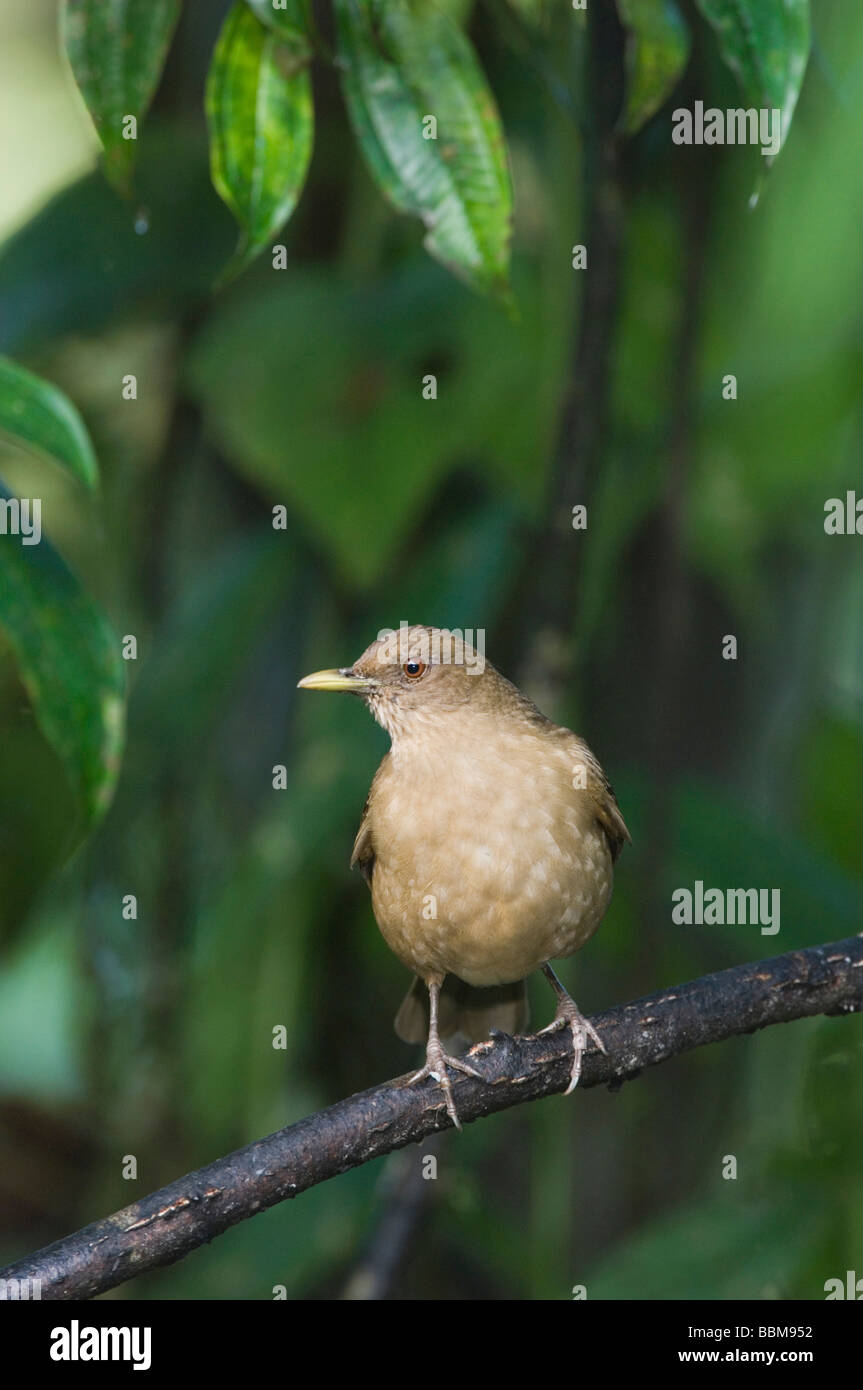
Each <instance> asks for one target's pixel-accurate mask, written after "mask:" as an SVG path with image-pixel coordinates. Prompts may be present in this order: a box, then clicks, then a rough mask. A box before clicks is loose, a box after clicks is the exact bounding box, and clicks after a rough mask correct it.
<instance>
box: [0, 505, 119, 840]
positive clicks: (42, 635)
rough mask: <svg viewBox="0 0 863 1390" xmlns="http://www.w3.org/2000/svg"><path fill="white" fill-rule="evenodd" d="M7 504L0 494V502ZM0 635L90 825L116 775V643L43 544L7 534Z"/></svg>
mask: <svg viewBox="0 0 863 1390" xmlns="http://www.w3.org/2000/svg"><path fill="white" fill-rule="evenodd" d="M8 499H9V494H8V493H7V492H5V491H4V490H3V489H2V487H0V501H4V502H5V501H6V500H8ZM4 529H5V528H4ZM0 628H2V630H3V632H4V633H5V635H6V637H7V638H8V641H9V645H10V646H11V648H12V651H13V653H14V655H15V658H16V661H17V665H18V670H19V673H20V676H21V679H22V681H23V683H24V685H25V687H26V689H27V692H28V694H29V696H30V700H31V703H32V706H33V712H34V714H35V716H36V719H37V721H38V724H39V727H40V728H41V730H42V732H43V734H44V735H45V737H46V738H47V740H48V742H49V743H50V744H51V745H52V747H53V748H54V749H55V750H56V752H57V753H58V754H59V756H60V758H61V759H62V761H63V764H64V766H65V768H66V772H67V775H68V777H69V781H70V782H71V784H72V787H73V789H74V791H75V793H76V795H77V797H78V800H79V802H80V806H81V810H82V812H83V816H84V820H85V822H86V824H88V825H92V824H94V823H95V822H96V821H97V820H99V818H100V817H101V816H102V815H103V814H104V812H105V810H106V809H107V807H108V805H109V803H110V800H111V797H112V795H113V791H114V786H115V783H116V780H117V774H118V772H119V768H120V755H121V751H122V746H123V728H124V691H125V675H124V670H123V661H122V657H121V655H120V642H119V639H118V638H117V636H116V635H115V633H114V632H113V631H112V629H111V626H110V624H109V623H108V621H107V619H106V618H105V616H104V614H103V613H102V611H101V609H100V608H98V607H97V605H96V604H95V603H94V602H93V600H92V599H91V598H90V597H89V596H88V595H87V594H86V593H85V592H84V591H83V590H82V589H81V587H80V585H79V584H78V582H77V580H76V579H75V578H74V576H73V575H72V574H71V573H70V571H69V569H68V568H67V567H66V565H65V563H64V562H63V560H62V559H61V558H60V556H59V555H58V554H57V552H56V551H55V550H54V549H53V548H52V547H51V546H50V545H49V543H48V542H47V541H46V540H45V539H44V537H43V538H42V539H41V540H40V541H39V543H38V544H37V545H24V544H23V539H22V538H21V537H20V536H18V535H15V534H12V532H11V529H9V531H8V533H6V534H4V533H3V531H0Z"/></svg>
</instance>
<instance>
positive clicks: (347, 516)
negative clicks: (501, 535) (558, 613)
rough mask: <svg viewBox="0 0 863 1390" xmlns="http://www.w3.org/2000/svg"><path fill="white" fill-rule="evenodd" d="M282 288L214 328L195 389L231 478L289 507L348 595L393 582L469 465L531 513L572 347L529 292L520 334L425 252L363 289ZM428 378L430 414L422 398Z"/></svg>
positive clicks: (324, 277) (301, 277) (208, 332)
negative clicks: (395, 569)
mask: <svg viewBox="0 0 863 1390" xmlns="http://www.w3.org/2000/svg"><path fill="white" fill-rule="evenodd" d="M276 280H277V283H276V284H275V285H268V286H267V287H266V288H262V289H261V290H260V292H257V291H256V292H255V294H254V295H252V296H245V297H243V299H242V301H233V300H230V301H227V302H226V303H225V304H224V305H223V306H222V307H221V308H220V310H219V311H218V312H217V313H216V314H215V315H211V316H210V317H209V318H208V320H207V323H206V325H205V326H204V327H203V329H202V331H201V333H200V334H199V336H198V338H197V339H196V341H195V343H194V344H193V346H192V350H191V354H190V358H189V376H190V381H189V389H190V391H191V392H192V395H193V396H194V398H195V399H196V400H197V401H198V402H199V403H200V405H201V408H202V410H203V411H204V413H205V416H206V422H207V428H208V431H210V432H212V435H213V437H214V438H217V439H219V440H220V441H221V446H222V447H223V449H224V452H225V454H226V455H227V456H228V457H229V458H230V459H231V461H232V463H233V464H234V466H235V467H236V468H237V469H238V470H239V472H240V473H241V474H242V475H243V476H244V477H245V478H247V479H248V480H249V481H250V482H252V484H253V485H254V486H255V487H256V488H258V489H259V490H260V491H261V492H262V494H263V495H264V496H265V497H266V498H267V499H268V500H269V501H270V502H272V503H284V504H285V505H286V506H288V507H289V508H290V510H291V511H292V513H293V514H295V515H296V516H297V517H298V518H299V519H300V520H301V521H302V524H303V526H304V527H306V528H307V529H308V533H309V535H310V536H311V537H312V538H313V539H314V541H315V543H316V544H318V545H320V546H321V547H322V548H323V550H324V552H325V553H326V554H327V556H328V558H330V559H331V560H332V561H333V562H334V564H335V566H336V568H337V570H338V572H339V574H340V577H341V578H342V580H343V581H344V582H346V583H348V584H349V585H351V586H352V588H356V587H358V586H368V585H370V584H372V583H374V582H375V581H377V580H379V579H380V578H381V577H382V576H383V575H384V574H385V573H386V572H387V571H388V570H389V569H391V568H392V566H393V564H394V563H395V560H396V558H397V556H398V554H399V551H400V548H401V547H404V546H406V545H411V536H412V533H413V528H414V527H416V526H418V525H419V524H420V519H421V517H422V516H423V513H424V511H425V509H426V508H427V507H428V506H429V504H430V501H431V498H432V497H433V496H434V494H435V492H436V491H437V489H438V488H439V487H440V485H441V482H442V479H443V478H444V477H445V476H446V475H447V474H448V473H449V472H450V471H451V470H453V469H454V468H457V467H459V466H461V467H464V466H465V461H466V460H469V461H470V466H471V468H472V471H474V472H480V473H483V474H487V475H488V477H489V484H490V486H491V487H492V488H493V489H495V491H497V490H498V489H500V488H501V487H503V488H504V489H505V490H506V491H507V492H509V493H513V494H515V496H516V497H517V498H518V500H519V503H520V505H521V506H522V507H530V508H532V507H534V506H538V505H539V502H540V499H541V497H542V490H543V485H544V475H545V470H546V467H547V463H548V458H549V454H550V447H551V440H552V437H553V431H554V421H555V418H556V417H555V402H556V400H557V398H558V394H557V393H558V392H559V390H560V381H561V372H562V369H563V366H564V362H565V353H566V341H567V340H566V337H565V335H564V332H563V326H564V320H563V319H561V323H560V327H559V328H557V327H556V325H554V324H553V323H551V322H550V319H549V316H548V315H547V314H542V315H541V314H539V313H538V312H537V305H538V296H537V294H536V292H535V283H534V281H533V280H532V279H531V280H529V281H526V282H524V293H523V295H522V296H520V302H523V303H524V310H525V312H524V314H523V316H522V318H521V320H520V322H519V323H518V324H512V323H509V322H502V320H501V314H500V311H499V309H498V307H497V305H496V304H495V303H494V302H493V301H491V300H480V301H477V300H475V299H473V298H471V297H469V296H468V295H466V294H465V293H464V292H463V290H462V289H461V286H460V285H458V284H457V283H456V282H455V281H454V280H452V279H451V278H450V277H448V276H446V275H445V274H444V273H443V271H441V270H440V269H439V268H438V267H437V266H436V265H434V264H432V263H431V262H430V261H428V260H427V259H426V258H425V257H423V256H421V255H420V254H419V253H418V254H417V256H416V258H415V260H414V261H413V263H408V264H406V265H404V266H403V267H402V268H401V270H400V272H399V273H398V274H397V275H392V276H389V277H383V278H379V279H377V280H375V281H374V283H371V282H370V283H369V284H368V285H363V286H361V287H357V286H356V285H353V284H351V283H350V282H348V281H347V280H346V279H343V278H341V277H336V278H334V277H333V276H332V275H331V274H323V273H318V272H316V271H314V270H312V269H309V268H304V269H303V271H302V273H299V272H298V273H292V272H290V271H288V272H285V273H283V274H281V275H279V276H277V277H276ZM521 284H522V282H521V281H519V285H520V286H521ZM430 303H434V306H435V312H434V314H433V315H429V314H427V313H424V311H423V310H424V306H428V304H430ZM249 343H254V344H255V351H254V352H253V353H250V352H249V351H248V350H247V346H248V344H249ZM427 373H432V374H434V373H437V374H438V375H439V378H440V393H441V399H440V400H438V401H432V400H425V399H423V394H422V389H423V377H424V376H425V375H426V374H427ZM444 398H445V399H444ZM406 440H409V441H410V467H406V465H405V441H406ZM526 458H529V459H531V461H532V463H531V467H530V469H526V468H525V463H524V461H525V459H526ZM360 477H361V479H362V486H358V479H359V478H360Z"/></svg>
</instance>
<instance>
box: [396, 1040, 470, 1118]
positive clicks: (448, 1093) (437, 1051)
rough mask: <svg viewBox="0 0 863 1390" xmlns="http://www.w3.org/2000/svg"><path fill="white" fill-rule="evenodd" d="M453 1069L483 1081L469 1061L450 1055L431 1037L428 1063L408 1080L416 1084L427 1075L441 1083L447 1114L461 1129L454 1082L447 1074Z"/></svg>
mask: <svg viewBox="0 0 863 1390" xmlns="http://www.w3.org/2000/svg"><path fill="white" fill-rule="evenodd" d="M448 1067H450V1068H452V1070H453V1071H460V1072H463V1073H464V1075H465V1076H472V1077H473V1078H474V1079H475V1080H476V1081H482V1079H483V1078H482V1076H481V1075H480V1073H479V1072H478V1071H476V1070H475V1069H474V1068H473V1067H471V1066H468V1064H467V1062H463V1061H461V1059H460V1058H459V1057H450V1055H449V1053H448V1052H444V1050H443V1046H442V1045H441V1043H440V1042H439V1041H437V1040H436V1039H434V1038H429V1042H428V1046H427V1048H426V1064H425V1066H424V1067H420V1069H419V1071H418V1072H415V1073H414V1075H413V1076H412V1077H411V1078H410V1080H409V1081H408V1085H409V1086H415V1085H416V1083H417V1082H418V1081H425V1079H426V1077H427V1076H431V1077H432V1078H433V1079H434V1080H435V1081H437V1082H438V1084H439V1085H440V1088H441V1090H442V1091H443V1094H444V1100H445V1101H446V1109H447V1114H448V1115H449V1117H450V1119H451V1120H452V1122H453V1124H454V1125H455V1127H456V1129H461V1122H460V1120H459V1117H458V1111H457V1110H456V1108H455V1099H454V1097H453V1093H452V1082H451V1081H450V1079H449V1076H448V1074H447V1068H448Z"/></svg>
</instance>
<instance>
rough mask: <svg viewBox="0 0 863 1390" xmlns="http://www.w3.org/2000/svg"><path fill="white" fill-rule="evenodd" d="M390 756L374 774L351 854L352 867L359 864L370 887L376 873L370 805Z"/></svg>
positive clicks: (384, 759)
mask: <svg viewBox="0 0 863 1390" xmlns="http://www.w3.org/2000/svg"><path fill="white" fill-rule="evenodd" d="M389 756H390V755H389V753H387V754H386V755H385V757H384V758H383V759H382V761H381V765H380V767H379V768H378V770H377V772H376V773H375V775H374V780H373V781H372V785H371V788H370V790H369V794H368V796H367V797H366V804H365V806H364V807H363V814H362V819H361V820H360V828H359V830H358V831H357V838H356V839H355V840H354V852H353V854H352V855H351V868H352V869H353V868H355V867H356V866H357V865H359V870H360V873H361V874H362V876H363V878H364V879H365V881H366V883H367V884H368V885H369V887H371V883H372V874H373V873H374V868H375V847H374V843H373V841H372V825H371V816H370V815H369V807H370V806H371V804H372V796H373V795H374V790H375V782H377V780H378V778H379V777H380V775H381V772H382V771H383V769H384V767H385V765H386V763H387V761H388V759H389Z"/></svg>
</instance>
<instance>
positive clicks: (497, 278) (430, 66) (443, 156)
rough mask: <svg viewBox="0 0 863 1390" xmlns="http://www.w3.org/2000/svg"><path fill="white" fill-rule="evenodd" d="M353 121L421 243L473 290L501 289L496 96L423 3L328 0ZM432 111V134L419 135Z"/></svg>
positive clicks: (500, 148) (504, 190)
mask: <svg viewBox="0 0 863 1390" xmlns="http://www.w3.org/2000/svg"><path fill="white" fill-rule="evenodd" d="M336 19H337V25H338V35H339V55H340V59H341V63H342V65H343V72H342V80H343V85H344V92H345V99H346V101H347V105H348V110H349V112H350V116H351V121H352V123H353V126H354V130H355V132H356V135H357V139H358V140H359V143H360V148H361V149H362V152H363V155H364V156H365V158H366V160H367V162H368V165H369V168H370V170H371V172H372V174H373V176H374V178H375V180H376V181H377V183H378V185H379V186H380V188H381V190H382V192H383V193H384V195H385V196H386V197H387V198H388V199H389V201H390V202H391V203H392V204H393V205H394V206H395V207H396V208H397V209H398V210H399V211H400V212H405V213H410V214H412V215H414V216H415V217H419V218H421V219H422V221H423V222H424V223H425V226H426V227H427V229H428V231H427V235H426V239H425V245H426V248H427V250H428V251H429V252H430V253H431V254H432V255H433V256H435V257H437V259H438V260H440V261H442V262H443V264H444V265H446V266H448V267H449V269H450V270H452V271H454V272H455V273H456V274H458V275H460V276H461V277H462V278H463V279H465V280H467V281H468V282H469V283H470V284H472V285H473V286H474V287H476V288H478V289H481V290H489V289H498V290H502V289H505V287H506V284H507V275H508V268H509V240H510V230H511V226H510V224H511V216H512V190H511V186H510V178H509V169H508V165H507V155H506V147H505V144H504V137H503V130H502V128H501V124H500V118H499V116H498V112H497V107H496V105H495V101H494V97H493V96H492V94H491V91H490V90H489V87H488V84H487V82H486V80H485V77H484V75H483V73H482V70H481V69H480V66H479V64H478V62H477V59H476V56H475V54H474V51H473V49H472V48H471V45H470V43H469V42H468V40H467V39H466V38H465V36H464V34H463V33H462V32H461V30H460V29H459V28H458V26H457V25H456V24H454V23H453V21H452V20H451V19H450V18H449V16H448V15H446V14H445V13H444V12H443V11H441V10H439V9H437V8H436V7H435V6H434V5H433V4H431V3H424V4H423V5H422V6H419V5H416V4H413V3H411V0H392V3H389V2H388V3H386V4H381V5H379V4H377V3H375V2H374V0H336ZM429 118H434V121H435V122H436V138H425V137H426V136H427V135H429V134H430V132H431V131H432V130H433V126H432V124H431V121H430V120H429Z"/></svg>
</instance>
